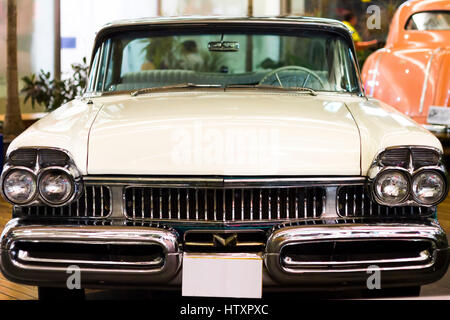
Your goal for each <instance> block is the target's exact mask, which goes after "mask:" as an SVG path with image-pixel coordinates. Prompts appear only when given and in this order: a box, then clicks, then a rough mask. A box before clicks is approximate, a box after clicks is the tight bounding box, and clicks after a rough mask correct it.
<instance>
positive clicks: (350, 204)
mask: <svg viewBox="0 0 450 320" xmlns="http://www.w3.org/2000/svg"><path fill="white" fill-rule="evenodd" d="M337 207H338V208H337V211H338V214H339V215H340V216H341V217H427V216H430V215H432V214H433V213H434V212H435V209H434V208H427V207H414V206H410V207H407V206H405V207H386V206H380V205H379V204H377V203H376V202H374V201H372V200H371V199H370V196H369V195H368V193H367V190H365V187H364V185H356V186H345V187H341V188H340V189H339V191H338V194H337Z"/></svg>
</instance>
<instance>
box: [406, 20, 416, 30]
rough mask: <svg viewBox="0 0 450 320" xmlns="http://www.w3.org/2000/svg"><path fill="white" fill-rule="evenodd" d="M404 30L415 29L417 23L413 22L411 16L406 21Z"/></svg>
mask: <svg viewBox="0 0 450 320" xmlns="http://www.w3.org/2000/svg"><path fill="white" fill-rule="evenodd" d="M405 30H417V25H416V23H415V22H414V19H413V17H411V18H409V20H408V23H407V24H406V28H405Z"/></svg>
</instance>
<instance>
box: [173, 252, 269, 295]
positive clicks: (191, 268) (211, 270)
mask: <svg viewBox="0 0 450 320" xmlns="http://www.w3.org/2000/svg"><path fill="white" fill-rule="evenodd" d="M262 270H263V261H262V258H261V257H260V256H259V255H256V254H246V253H245V254H241V253H235V254H233V253H231V254H189V253H185V254H184V258H183V285H182V291H183V296H184V297H215V298H255V299H260V298H261V297H262Z"/></svg>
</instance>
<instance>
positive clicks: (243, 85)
mask: <svg viewBox="0 0 450 320" xmlns="http://www.w3.org/2000/svg"><path fill="white" fill-rule="evenodd" d="M239 88H251V89H263V90H264V89H270V90H279V91H295V92H306V93H309V94H311V95H313V96H317V95H318V93H317V91H315V90H313V89H311V88H306V87H280V86H271V85H266V84H257V85H247V84H233V85H229V86H227V87H225V90H226V89H239Z"/></svg>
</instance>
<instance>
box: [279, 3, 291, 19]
mask: <svg viewBox="0 0 450 320" xmlns="http://www.w3.org/2000/svg"><path fill="white" fill-rule="evenodd" d="M290 14H292V2H291V0H280V15H281V16H288V15H290Z"/></svg>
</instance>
